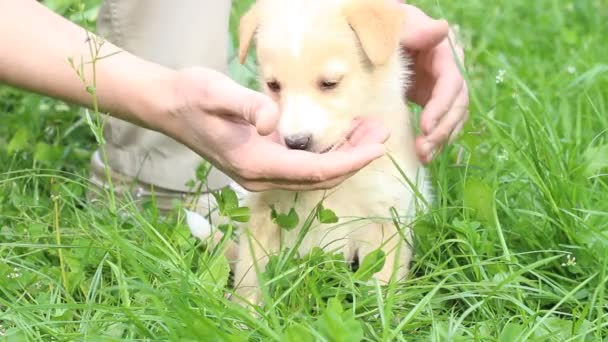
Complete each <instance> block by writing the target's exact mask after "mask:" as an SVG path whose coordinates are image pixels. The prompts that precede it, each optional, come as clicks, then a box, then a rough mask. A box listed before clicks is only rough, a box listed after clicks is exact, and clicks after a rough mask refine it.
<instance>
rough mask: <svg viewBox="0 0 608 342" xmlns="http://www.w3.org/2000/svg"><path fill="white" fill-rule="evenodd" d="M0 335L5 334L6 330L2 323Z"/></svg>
mask: <svg viewBox="0 0 608 342" xmlns="http://www.w3.org/2000/svg"><path fill="white" fill-rule="evenodd" d="M0 336H6V330H5V329H4V327H3V326H2V324H0Z"/></svg>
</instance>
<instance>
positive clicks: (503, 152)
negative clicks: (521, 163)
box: [496, 148, 509, 161]
mask: <svg viewBox="0 0 608 342" xmlns="http://www.w3.org/2000/svg"><path fill="white" fill-rule="evenodd" d="M496 158H498V160H500V161H507V160H509V152H507V150H505V149H504V148H503V149H501V150H500V151H499V152H498V155H496Z"/></svg>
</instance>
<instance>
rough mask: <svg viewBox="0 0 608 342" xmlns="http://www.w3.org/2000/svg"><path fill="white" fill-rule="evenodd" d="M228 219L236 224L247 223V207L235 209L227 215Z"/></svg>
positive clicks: (249, 214) (248, 212) (248, 216)
mask: <svg viewBox="0 0 608 342" xmlns="http://www.w3.org/2000/svg"><path fill="white" fill-rule="evenodd" d="M228 214H229V215H230V218H231V219H232V220H233V221H236V222H249V218H250V216H251V211H250V210H249V208H247V207H240V208H235V209H233V210H231V211H230V213H228Z"/></svg>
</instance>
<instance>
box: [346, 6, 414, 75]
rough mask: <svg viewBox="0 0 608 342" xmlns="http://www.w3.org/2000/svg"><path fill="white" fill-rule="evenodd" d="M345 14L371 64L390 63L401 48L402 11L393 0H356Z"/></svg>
mask: <svg viewBox="0 0 608 342" xmlns="http://www.w3.org/2000/svg"><path fill="white" fill-rule="evenodd" d="M344 14H345V16H346V20H347V21H348V23H349V24H350V26H351V27H352V29H353V30H354V31H355V33H356V34H357V37H358V38H359V41H360V42H361V46H362V47H363V50H364V51H365V54H366V55H367V57H368V58H369V60H370V61H371V62H372V64H373V65H376V66H378V65H382V64H384V63H386V62H388V59H389V58H390V57H391V56H392V54H393V53H394V52H395V51H396V50H397V49H398V47H399V37H400V34H401V28H402V25H403V21H404V20H405V13H404V11H403V9H401V8H400V6H399V5H398V4H397V3H396V2H395V1H390V0H354V1H352V2H351V3H350V4H349V5H347V6H346V8H345V10H344Z"/></svg>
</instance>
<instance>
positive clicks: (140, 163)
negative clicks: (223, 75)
mask: <svg viewBox="0 0 608 342" xmlns="http://www.w3.org/2000/svg"><path fill="white" fill-rule="evenodd" d="M230 8H231V0H180V1H177V2H174V1H167V0H103V2H102V5H101V8H100V12H99V16H98V28H97V29H98V34H99V35H100V36H102V37H104V38H105V39H107V40H108V41H110V42H112V43H114V44H116V45H117V46H119V47H121V48H123V49H125V50H127V51H129V52H131V53H133V54H135V55H137V56H139V57H141V58H144V59H147V60H149V61H152V62H156V63H159V64H162V65H165V66H168V67H171V68H182V67H189V66H203V67H207V68H211V69H215V70H218V71H221V72H226V71H227V63H228V61H227V59H228V56H227V51H228V44H229V31H228V23H229V17H230ZM107 120H108V121H106V124H105V131H104V137H105V140H106V142H107V145H106V151H107V155H108V164H109V166H110V168H111V169H112V171H113V172H116V173H119V174H121V175H124V176H126V177H132V178H136V179H137V180H139V181H141V182H144V183H147V184H153V185H154V186H155V187H156V188H163V189H166V190H170V191H171V192H173V191H175V192H183V191H187V190H188V187H187V186H186V183H187V182H188V181H189V180H194V178H195V171H196V169H197V167H198V166H199V165H200V164H201V162H202V159H201V158H200V157H199V156H198V155H197V154H195V153H194V152H192V151H191V150H190V149H188V148H186V147H185V146H183V145H181V144H179V143H178V142H176V141H175V140H173V139H171V138H169V137H167V136H164V135H162V134H160V133H157V132H154V131H150V130H147V129H143V128H140V127H138V126H135V125H133V124H130V123H128V122H124V121H121V120H118V119H115V118H108V119H107ZM229 182H230V179H229V178H228V177H227V176H225V175H224V174H222V173H220V172H219V171H217V170H213V171H212V172H211V174H210V175H209V179H208V184H207V185H208V187H209V188H210V189H212V190H215V189H218V188H222V187H224V186H226V185H228V184H229Z"/></svg>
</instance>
